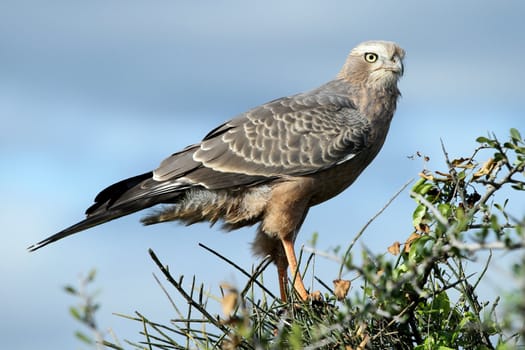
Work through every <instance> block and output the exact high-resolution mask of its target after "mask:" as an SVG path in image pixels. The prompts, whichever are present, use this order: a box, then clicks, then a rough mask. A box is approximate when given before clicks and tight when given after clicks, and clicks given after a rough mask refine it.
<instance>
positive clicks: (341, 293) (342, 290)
mask: <svg viewBox="0 0 525 350" xmlns="http://www.w3.org/2000/svg"><path fill="white" fill-rule="evenodd" d="M349 290H350V281H349V280H341V279H337V280H334V295H335V297H336V298H337V300H343V299H344V298H346V296H347V295H348V291H349Z"/></svg>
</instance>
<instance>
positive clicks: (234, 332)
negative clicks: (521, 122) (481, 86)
mask: <svg viewBox="0 0 525 350" xmlns="http://www.w3.org/2000/svg"><path fill="white" fill-rule="evenodd" d="M476 141H477V142H478V146H477V147H476V149H475V150H474V151H473V152H472V153H471V154H470V155H467V156H465V157H460V158H455V159H450V158H449V155H448V153H447V150H446V149H445V147H444V146H443V153H444V158H445V167H444V170H440V171H438V170H436V171H430V170H428V169H425V170H423V171H422V172H421V173H420V174H419V179H418V180H417V181H415V182H414V183H413V184H412V188H411V191H410V194H409V195H410V196H411V198H413V199H414V201H415V209H414V212H413V218H412V219H413V227H412V228H411V232H410V230H407V231H406V232H405V234H400V233H399V232H388V235H389V236H391V237H399V240H400V241H401V242H399V241H396V242H393V244H392V245H391V246H390V247H388V248H387V247H385V251H386V252H385V253H381V254H374V253H372V252H370V251H367V250H366V249H364V250H363V251H361V254H360V256H359V259H358V258H356V257H355V256H354V254H355V252H354V253H353V251H354V250H355V248H354V249H352V248H353V246H354V244H355V242H356V241H357V240H358V239H359V238H360V237H361V235H362V234H363V232H364V231H365V230H366V227H367V226H368V224H369V223H370V222H371V221H372V220H373V219H374V218H372V219H371V220H370V222H369V223H368V224H367V225H366V226H365V227H364V228H363V229H362V230H361V231H360V232H359V233H358V234H357V236H356V237H355V239H354V240H353V241H352V242H351V243H350V245H349V246H348V247H345V248H346V250H345V252H344V253H343V254H341V252H342V249H341V247H339V248H337V249H334V250H333V251H331V252H318V251H316V250H315V249H310V253H309V256H308V257H307V258H306V259H303V269H304V270H308V269H312V267H313V262H312V261H313V259H312V257H313V256H314V255H320V256H328V257H330V258H332V259H334V260H336V261H338V262H339V264H340V268H339V272H338V274H337V273H335V274H334V275H337V277H336V279H335V280H334V281H333V283H326V282H324V281H322V280H320V279H317V278H316V280H317V282H318V283H319V287H320V288H322V290H323V292H322V293H318V294H317V295H312V298H311V300H310V301H309V302H307V303H304V302H301V301H300V299H299V298H297V296H295V295H293V293H291V292H289V293H288V294H289V295H290V300H289V301H288V302H287V303H282V302H281V301H280V300H279V299H278V298H276V297H275V295H274V294H273V293H272V291H270V290H268V289H267V288H266V287H265V286H264V284H263V281H262V275H261V274H262V272H263V271H264V270H265V269H266V267H267V266H268V265H269V262H268V261H263V262H262V263H261V264H260V265H259V266H257V267H256V268H255V269H253V271H250V272H247V271H245V270H244V269H242V268H241V267H239V266H237V265H236V264H235V263H234V262H232V261H230V260H229V259H227V258H226V257H224V256H222V255H221V254H219V253H217V252H215V251H213V250H212V249H210V248H207V247H204V248H205V249H207V250H209V251H210V252H211V253H213V254H215V255H217V256H218V257H219V258H221V259H223V260H225V261H226V262H228V263H229V264H231V265H232V266H234V267H235V268H237V269H238V270H239V271H241V272H242V273H243V274H245V275H246V280H247V282H246V284H245V285H244V287H243V288H242V289H241V288H239V289H237V288H235V287H233V286H230V285H223V286H221V289H220V290H221V295H220V296H219V297H218V298H217V300H219V302H220V307H221V308H222V314H221V315H219V314H217V313H212V312H211V311H208V310H209V309H210V307H209V306H210V305H208V304H209V302H210V300H209V299H208V294H207V293H204V287H203V286H202V285H200V286H197V285H196V282H195V278H194V279H193V280H192V281H191V283H189V285H187V284H186V285H185V284H184V280H183V277H179V278H178V279H177V278H174V277H173V276H172V275H171V273H170V271H169V269H168V267H167V266H165V265H163V264H162V262H161V261H160V259H159V258H158V257H157V256H156V255H155V253H154V252H153V251H150V254H151V257H152V259H153V261H154V262H155V263H156V264H157V266H158V268H159V269H160V271H161V273H162V275H163V277H164V278H165V279H166V281H167V282H166V283H165V284H166V286H165V285H164V284H162V283H161V282H160V280H159V279H157V282H158V283H159V285H160V286H161V288H163V290H164V291H165V293H166V296H167V298H168V299H169V300H170V301H172V299H171V296H170V294H172V293H178V294H180V295H181V296H182V297H183V298H184V299H185V300H186V304H185V305H184V307H185V308H186V309H185V310H184V311H181V310H180V309H179V308H181V307H182V306H181V305H175V303H173V302H172V305H173V309H174V314H175V315H177V317H176V318H175V319H172V320H171V321H170V322H168V323H166V324H162V323H157V322H154V321H152V320H149V319H148V318H147V317H146V316H144V315H142V314H141V313H138V312H137V313H136V314H135V315H133V316H123V317H127V318H129V319H131V320H134V321H137V322H139V323H140V324H141V328H142V331H141V334H142V340H141V341H139V342H126V347H124V346H122V345H120V344H118V342H110V341H107V340H104V341H103V345H104V346H105V347H107V348H112V349H127V348H131V349H217V348H218V349H345V350H349V349H418V350H421V349H441V350H445V349H499V350H503V349H517V348H523V347H524V346H525V316H524V315H525V253H524V248H525V233H524V231H525V215H524V213H523V211H522V209H523V196H524V193H523V191H524V190H525V176H524V175H525V170H524V168H525V141H524V140H523V138H522V136H521V135H520V133H519V131H518V130H516V129H511V131H510V137H509V139H508V140H507V141H505V142H501V141H499V140H498V139H497V138H496V136H495V135H491V136H488V137H479V138H478V139H477V140H476ZM415 157H418V158H421V159H423V160H424V164H425V166H426V165H428V164H429V159H427V157H425V156H423V155H421V154H417V155H416V156H415ZM515 202H516V203H517V204H515ZM383 209H384V208H383ZM379 214H380V213H378V215H379ZM407 236H408V237H407ZM394 239H395V238H394ZM500 251H502V252H515V254H520V258H519V259H517V260H516V259H515V261H516V262H514V263H513V264H514V265H513V266H512V268H511V269H509V270H512V271H513V272H514V276H513V278H514V281H508V283H507V285H508V288H507V294H506V295H504V296H503V298H502V302H501V304H500V298H497V299H496V300H493V301H482V300H480V297H479V296H478V293H479V286H480V283H481V282H482V281H483V279H484V278H485V277H486V271H487V270H488V269H489V267H490V266H491V264H493V263H494V259H493V256H494V255H495V254H500V253H499V252H500ZM303 252H304V251H303ZM475 260H477V265H475V266H477V267H478V268H477V269H476V270H475V271H471V270H472V269H471V266H472V265H473V264H474V261H475ZM480 260H481V261H480ZM480 266H481V267H480ZM349 275H350V276H352V278H353V280H352V281H350V280H345V279H344V277H345V276H349ZM511 282H513V283H514V285H515V286H514V287H513V286H512V283H511ZM500 288H502V289H505V288H506V286H505V284H504V283H502V285H501V286H500ZM71 290H74V289H71ZM89 300H90V302H91V299H89ZM88 310H90V309H88ZM77 316H78V317H76V318H77V319H79V320H80V321H82V320H84V319H85V320H90V321H93V317H92V315H89V317H82V315H77ZM86 322H87V321H86ZM94 324H95V323H94V322H91V323H90V325H89V326H90V329H92V330H94V329H93V325H94ZM95 331H96V329H95Z"/></svg>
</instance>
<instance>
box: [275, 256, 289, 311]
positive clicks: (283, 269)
mask: <svg viewBox="0 0 525 350" xmlns="http://www.w3.org/2000/svg"><path fill="white" fill-rule="evenodd" d="M280 260H282V259H280ZM287 269H288V263H287V262H286V260H284V261H277V275H278V276H279V292H280V293H281V300H282V301H283V302H286V283H288V273H287Z"/></svg>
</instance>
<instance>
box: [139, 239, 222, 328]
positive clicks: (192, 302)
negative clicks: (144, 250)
mask: <svg viewBox="0 0 525 350" xmlns="http://www.w3.org/2000/svg"><path fill="white" fill-rule="evenodd" d="M148 252H149V255H150V256H151V258H152V259H153V261H154V262H155V264H156V265H157V266H158V268H159V269H160V271H162V273H163V274H164V276H165V277H166V279H167V280H168V281H169V282H170V283H171V284H172V285H173V286H174V287H175V288H176V289H177V291H178V292H179V293H180V295H182V296H183V297H184V299H186V301H187V302H188V304H190V305H192V306H193V307H195V308H196V309H197V310H199V312H200V313H201V314H202V315H203V316H205V317H206V318H207V319H208V320H209V321H210V323H212V324H213V325H214V326H216V327H217V328H219V329H220V330H221V331H223V332H225V333H226V332H228V328H226V327H225V326H224V325H222V324H221V323H220V322H219V321H218V320H217V319H216V318H215V317H213V316H212V315H211V314H210V313H209V312H208V311H207V310H206V309H205V308H203V307H202V305H199V303H197V302H196V301H195V300H193V299H192V298H191V297H190V296H189V295H188V293H186V291H185V290H184V288H182V286H181V285H180V284H179V283H177V281H175V280H174V279H173V277H172V276H171V274H170V272H169V271H168V269H167V268H166V267H164V265H162V263H161V262H160V260H159V258H157V255H156V254H155V252H154V251H153V250H152V249H151V248H150V249H148Z"/></svg>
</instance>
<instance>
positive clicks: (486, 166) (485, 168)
mask: <svg viewBox="0 0 525 350" xmlns="http://www.w3.org/2000/svg"><path fill="white" fill-rule="evenodd" d="M495 165H496V162H495V161H494V159H493V158H489V159H488V160H487V161H486V162H485V163H483V165H482V166H481V168H480V169H479V170H478V171H476V172H475V173H474V174H473V175H472V176H473V177H474V178H475V179H477V178H478V177H481V176H484V175H490V173H491V172H492V170H493V169H494V166H495Z"/></svg>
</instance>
